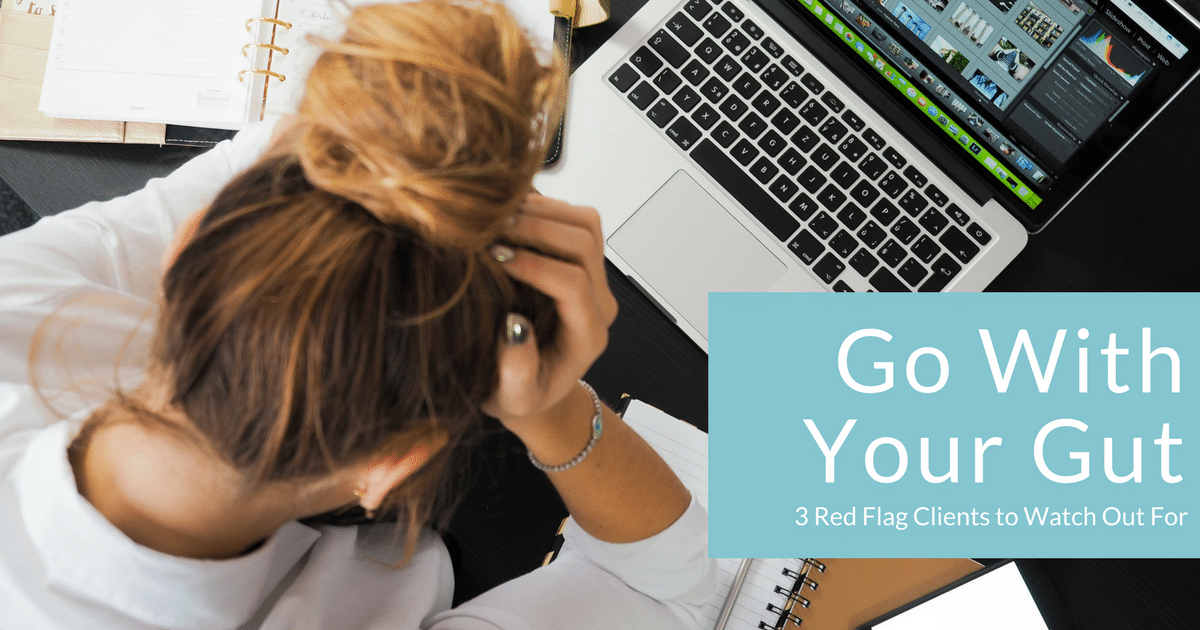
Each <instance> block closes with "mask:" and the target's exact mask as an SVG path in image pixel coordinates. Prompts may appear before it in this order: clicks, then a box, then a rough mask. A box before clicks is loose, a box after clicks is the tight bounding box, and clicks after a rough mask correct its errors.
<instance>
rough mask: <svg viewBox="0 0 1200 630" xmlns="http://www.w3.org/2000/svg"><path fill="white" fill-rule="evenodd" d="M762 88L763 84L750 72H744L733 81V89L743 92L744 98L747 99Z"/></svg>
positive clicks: (739, 92)
mask: <svg viewBox="0 0 1200 630" xmlns="http://www.w3.org/2000/svg"><path fill="white" fill-rule="evenodd" d="M760 89H762V84H761V83H759V82H758V79H755V78H754V75H752V74H750V73H749V72H743V73H742V76H740V77H738V78H737V80H736V81H734V82H733V91H735V92H737V93H738V94H741V95H742V98H744V99H747V100H749V99H750V98H751V97H753V96H754V94H755V93H756V92H758V91H759V90H760Z"/></svg>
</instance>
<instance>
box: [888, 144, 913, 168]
mask: <svg viewBox="0 0 1200 630" xmlns="http://www.w3.org/2000/svg"><path fill="white" fill-rule="evenodd" d="M883 159H885V160H887V161H889V162H891V163H892V166H895V167H896V168H904V165H905V164H908V160H906V159H904V156H903V155H900V152H899V151H897V150H895V149H893V148H892V147H888V148H886V149H884V150H883Z"/></svg>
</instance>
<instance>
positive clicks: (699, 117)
mask: <svg viewBox="0 0 1200 630" xmlns="http://www.w3.org/2000/svg"><path fill="white" fill-rule="evenodd" d="M680 93H682V92H680ZM675 96H679V94H676V95H675ZM720 119H721V115H720V114H718V113H717V110H715V109H713V108H712V106H711V105H709V104H708V103H705V104H703V105H701V106H700V109H697V110H696V112H695V113H694V114H692V120H694V121H696V124H697V125H700V128H701V129H704V130H708V129H709V128H711V127H712V126H713V125H715V124H717V121H718V120H720ZM730 129H732V127H730ZM713 135H714V136H715V135H716V134H713ZM726 146H728V145H726Z"/></svg>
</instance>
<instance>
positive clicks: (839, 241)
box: [829, 230, 858, 258]
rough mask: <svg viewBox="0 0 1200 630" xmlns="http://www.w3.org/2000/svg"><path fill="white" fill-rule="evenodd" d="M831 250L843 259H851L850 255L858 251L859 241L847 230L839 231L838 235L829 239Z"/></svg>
mask: <svg viewBox="0 0 1200 630" xmlns="http://www.w3.org/2000/svg"><path fill="white" fill-rule="evenodd" d="M829 249H832V250H833V253H835V254H837V255H838V256H841V257H842V258H849V257H850V254H853V253H854V250H856V249H858V241H856V240H854V237H853V236H850V233H849V232H847V231H846V230H838V233H837V234H835V235H834V236H833V238H831V239H829Z"/></svg>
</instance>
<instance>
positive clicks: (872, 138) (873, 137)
mask: <svg viewBox="0 0 1200 630" xmlns="http://www.w3.org/2000/svg"><path fill="white" fill-rule="evenodd" d="M862 137H863V140H866V141H867V144H869V145H871V146H872V147H874V148H875V150H876V151H882V150H883V147H885V146H887V143H886V142H884V141H883V138H881V137H880V136H879V134H878V133H875V130H874V129H866V130H864V131H863V132H862Z"/></svg>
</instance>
